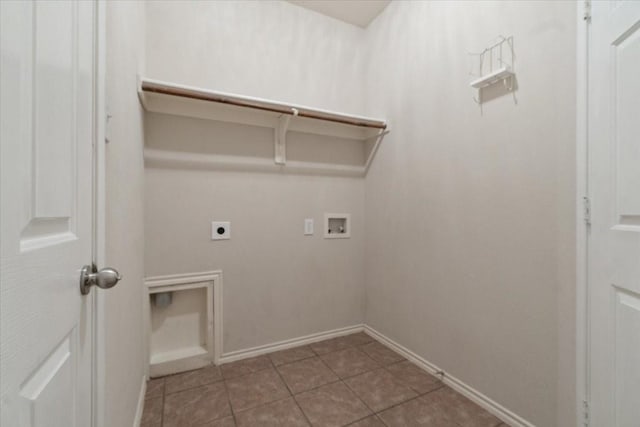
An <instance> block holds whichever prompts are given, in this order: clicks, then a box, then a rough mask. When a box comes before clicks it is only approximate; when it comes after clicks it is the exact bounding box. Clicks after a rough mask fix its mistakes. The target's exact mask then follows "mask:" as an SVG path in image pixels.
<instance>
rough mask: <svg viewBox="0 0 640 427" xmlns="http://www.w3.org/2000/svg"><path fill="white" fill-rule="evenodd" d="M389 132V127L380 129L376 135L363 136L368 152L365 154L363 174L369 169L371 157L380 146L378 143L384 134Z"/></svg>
mask: <svg viewBox="0 0 640 427" xmlns="http://www.w3.org/2000/svg"><path fill="white" fill-rule="evenodd" d="M389 132H390V130H389V129H380V131H379V132H378V133H377V134H376V135H373V136H370V137H368V138H365V140H364V142H365V143H366V144H367V146H368V147H369V148H368V152H369V154H368V155H367V161H366V163H365V165H364V173H365V175H366V173H367V172H368V171H369V166H371V162H372V161H373V158H374V157H375V155H376V152H377V151H378V147H380V143H381V142H382V140H383V139H384V136H385V135H386V134H388V133H389Z"/></svg>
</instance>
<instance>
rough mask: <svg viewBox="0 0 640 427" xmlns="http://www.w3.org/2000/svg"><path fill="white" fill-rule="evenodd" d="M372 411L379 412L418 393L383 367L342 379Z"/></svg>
mask: <svg viewBox="0 0 640 427" xmlns="http://www.w3.org/2000/svg"><path fill="white" fill-rule="evenodd" d="M344 382H345V383H346V384H347V385H348V386H349V388H350V389H351V390H353V392H354V393H355V394H356V395H357V396H358V397H359V398H360V399H361V400H362V401H363V402H364V403H366V404H367V406H368V407H369V408H371V409H372V410H373V411H374V412H380V411H382V410H384V409H387V408H390V407H391V406H394V405H397V404H398V403H402V402H404V401H407V400H409V399H412V398H414V397H417V396H418V394H417V393H416V392H415V391H413V390H411V389H410V388H409V387H408V386H406V385H405V384H403V383H402V382H400V381H399V380H398V379H397V378H395V377H394V376H393V375H391V374H390V373H389V372H387V371H386V370H384V369H378V370H375V371H371V372H367V373H364V374H362V375H358V376H356V377H351V378H348V379H346V380H345V381H344Z"/></svg>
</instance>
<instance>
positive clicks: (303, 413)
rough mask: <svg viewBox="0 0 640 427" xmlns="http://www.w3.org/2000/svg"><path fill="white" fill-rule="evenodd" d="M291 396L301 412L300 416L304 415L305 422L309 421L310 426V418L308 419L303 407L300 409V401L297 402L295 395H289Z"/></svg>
mask: <svg viewBox="0 0 640 427" xmlns="http://www.w3.org/2000/svg"><path fill="white" fill-rule="evenodd" d="M291 397H292V398H293V402H294V403H295V404H296V406H297V407H298V409H299V410H300V412H302V416H303V417H304V419H305V420H307V423H309V426H312V425H313V424H311V420H310V419H309V417H308V416H307V414H306V413H305V412H304V409H302V406H300V403H299V402H298V399H296V397H295V396H291Z"/></svg>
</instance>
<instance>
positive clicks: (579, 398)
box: [575, 0, 591, 427]
mask: <svg viewBox="0 0 640 427" xmlns="http://www.w3.org/2000/svg"><path fill="white" fill-rule="evenodd" d="M576 6H577V7H576V21H577V24H576V341H575V344H576V424H577V427H582V426H584V425H586V424H587V422H588V420H589V399H590V388H589V363H590V361H589V353H590V352H589V329H590V328H589V277H588V271H589V263H588V260H589V244H588V243H589V240H588V236H589V225H588V222H587V221H588V219H587V218H588V216H587V215H588V212H587V209H588V203H589V200H590V193H589V53H590V52H589V46H590V43H589V39H590V36H591V33H590V31H591V26H590V21H591V0H576ZM585 198H586V199H585Z"/></svg>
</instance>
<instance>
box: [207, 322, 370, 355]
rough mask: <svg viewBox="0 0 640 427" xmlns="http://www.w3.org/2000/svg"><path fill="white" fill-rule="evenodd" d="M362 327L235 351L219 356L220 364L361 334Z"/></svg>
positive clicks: (334, 330)
mask: <svg viewBox="0 0 640 427" xmlns="http://www.w3.org/2000/svg"><path fill="white" fill-rule="evenodd" d="M364 328H365V326H364V325H354V326H347V327H345V328H339V329H333V330H331V331H325V332H318V333H316V334H311V335H305V336H302V337H298V338H293V339H289V340H284V341H278V342H275V343H271V344H266V345H261V346H258V347H252V348H248V349H245V350H236V351H231V352H229V353H224V354H222V356H220V359H219V360H220V363H221V364H223V363H229V362H233V361H236V360H241V359H247V358H249V357H255V356H260V355H262V354H266V353H271V352H274V351H279V350H286V349H288V348H292V347H298V346H301V345H306V344H311V343H314V342H318V341H322V340H326V339H329V338H335V337H339V336H342V335H348V334H353V333H356V332H362V331H363V330H364Z"/></svg>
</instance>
